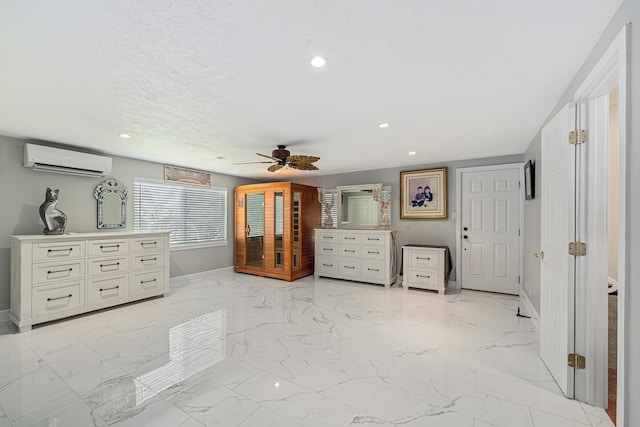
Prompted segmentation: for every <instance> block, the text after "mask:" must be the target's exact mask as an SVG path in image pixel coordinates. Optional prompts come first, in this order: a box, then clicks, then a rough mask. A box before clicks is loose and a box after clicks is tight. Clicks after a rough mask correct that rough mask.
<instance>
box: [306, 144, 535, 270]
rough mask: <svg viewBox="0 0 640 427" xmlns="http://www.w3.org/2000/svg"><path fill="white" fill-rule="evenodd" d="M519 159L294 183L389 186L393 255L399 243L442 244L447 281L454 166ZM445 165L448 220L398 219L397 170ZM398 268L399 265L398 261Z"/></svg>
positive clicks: (452, 243)
mask: <svg viewBox="0 0 640 427" xmlns="http://www.w3.org/2000/svg"><path fill="white" fill-rule="evenodd" d="M517 162H522V155H521V154H515V155H512V156H502V157H488V158H484V159H472V160H464V161H457V162H449V163H437V164H424V165H418V166H411V167H403V168H388V169H376V170H370V171H360V172H351V173H344V174H337V175H330V176H320V177H315V178H307V179H297V180H296V182H299V183H301V184H307V185H315V186H317V187H324V188H335V187H336V186H338V185H358V184H375V183H382V184H384V185H389V186H391V226H392V228H394V229H396V230H398V234H397V243H398V244H397V247H398V250H397V258H396V259H398V260H400V259H401V250H402V249H401V248H402V245H406V244H409V243H415V244H429V245H445V246H448V247H449V250H450V251H451V261H452V262H453V263H454V266H453V271H452V272H451V280H456V276H455V260H456V220H455V219H453V218H452V213H454V212H456V209H457V207H456V200H455V199H456V185H457V184H456V169H458V168H466V167H472V166H487V165H497V164H506V163H517ZM440 167H446V168H447V177H448V185H447V196H448V199H447V208H448V211H449V216H448V219H437V220H427V219H400V172H403V171H408V170H421V169H432V168H440ZM398 267H400V264H398Z"/></svg>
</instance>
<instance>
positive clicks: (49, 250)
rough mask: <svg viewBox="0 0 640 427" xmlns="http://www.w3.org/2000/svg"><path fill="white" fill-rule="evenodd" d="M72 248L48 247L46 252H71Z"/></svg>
mask: <svg viewBox="0 0 640 427" xmlns="http://www.w3.org/2000/svg"><path fill="white" fill-rule="evenodd" d="M72 250H73V248H65V249H48V250H47V252H49V253H51V252H71V251H72Z"/></svg>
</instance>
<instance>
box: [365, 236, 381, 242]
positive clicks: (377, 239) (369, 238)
mask: <svg viewBox="0 0 640 427" xmlns="http://www.w3.org/2000/svg"><path fill="white" fill-rule="evenodd" d="M367 240H375V241H376V242H379V241H380V239H379V238H375V239H372V238H371V237H368V238H367Z"/></svg>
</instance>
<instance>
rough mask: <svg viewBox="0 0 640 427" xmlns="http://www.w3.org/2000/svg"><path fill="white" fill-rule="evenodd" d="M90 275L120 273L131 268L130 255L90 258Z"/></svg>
mask: <svg viewBox="0 0 640 427" xmlns="http://www.w3.org/2000/svg"><path fill="white" fill-rule="evenodd" d="M87 270H88V271H87V273H88V275H89V276H99V275H104V274H112V273H119V272H123V271H128V270H129V256H128V255H124V256H110V257H101V258H90V259H89V261H88V262H87Z"/></svg>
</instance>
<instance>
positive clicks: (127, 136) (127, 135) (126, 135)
mask: <svg viewBox="0 0 640 427" xmlns="http://www.w3.org/2000/svg"><path fill="white" fill-rule="evenodd" d="M118 136H119V137H120V138H125V139H127V138H131V135H129V134H128V133H119V134H118Z"/></svg>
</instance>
